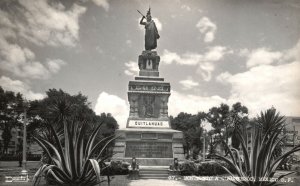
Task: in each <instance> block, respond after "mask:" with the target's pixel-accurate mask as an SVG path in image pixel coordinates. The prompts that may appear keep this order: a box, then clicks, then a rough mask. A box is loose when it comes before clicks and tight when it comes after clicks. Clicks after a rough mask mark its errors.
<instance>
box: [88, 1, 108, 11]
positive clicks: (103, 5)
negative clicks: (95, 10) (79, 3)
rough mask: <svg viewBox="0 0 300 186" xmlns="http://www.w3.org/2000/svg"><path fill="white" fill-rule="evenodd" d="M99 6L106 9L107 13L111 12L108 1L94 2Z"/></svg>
mask: <svg viewBox="0 0 300 186" xmlns="http://www.w3.org/2000/svg"><path fill="white" fill-rule="evenodd" d="M92 1H93V2H94V3H95V4H96V5H97V6H100V7H102V8H104V10H105V11H108V10H109V3H108V0H92Z"/></svg>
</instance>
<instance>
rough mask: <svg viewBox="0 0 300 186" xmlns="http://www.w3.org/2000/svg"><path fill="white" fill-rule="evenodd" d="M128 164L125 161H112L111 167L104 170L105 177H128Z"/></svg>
mask: <svg viewBox="0 0 300 186" xmlns="http://www.w3.org/2000/svg"><path fill="white" fill-rule="evenodd" d="M129 166H130V164H129V163H128V162H124V161H111V162H110V163H109V166H108V167H107V168H106V169H104V170H103V175H127V174H128V173H129V169H128V168H129Z"/></svg>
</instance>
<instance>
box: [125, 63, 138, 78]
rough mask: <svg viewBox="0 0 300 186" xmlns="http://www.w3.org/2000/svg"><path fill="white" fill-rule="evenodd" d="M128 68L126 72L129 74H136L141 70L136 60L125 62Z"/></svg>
mask: <svg viewBox="0 0 300 186" xmlns="http://www.w3.org/2000/svg"><path fill="white" fill-rule="evenodd" d="M125 66H126V68H127V69H126V70H125V71H124V73H125V74H126V75H128V76H133V75H136V74H137V73H138V72H139V67H138V64H137V62H135V61H129V62H128V63H125Z"/></svg>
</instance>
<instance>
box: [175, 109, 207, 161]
mask: <svg viewBox="0 0 300 186" xmlns="http://www.w3.org/2000/svg"><path fill="white" fill-rule="evenodd" d="M205 117H206V114H205V113H203V112H200V113H198V114H197V115H192V114H188V113H183V112H181V113H179V114H178V115H177V116H176V117H175V118H173V117H170V121H171V127H172V128H173V129H175V130H180V131H182V132H183V137H184V138H183V148H184V153H185V154H186V156H187V158H189V157H190V151H192V156H193V158H194V159H196V156H197V155H198V154H199V151H200V150H201V148H202V145H203V144H202V141H201V140H200V137H201V136H202V134H203V128H202V127H200V124H201V122H203V121H204V119H205Z"/></svg>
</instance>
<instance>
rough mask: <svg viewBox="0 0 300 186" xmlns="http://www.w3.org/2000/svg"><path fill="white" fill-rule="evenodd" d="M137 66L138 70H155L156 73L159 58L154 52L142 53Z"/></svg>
mask: <svg viewBox="0 0 300 186" xmlns="http://www.w3.org/2000/svg"><path fill="white" fill-rule="evenodd" d="M138 61H139V62H138V65H139V69H140V70H156V71H158V66H159V61H160V57H159V56H158V55H157V53H156V52H153V51H148V52H146V51H144V52H143V53H142V55H140V56H139V59H138Z"/></svg>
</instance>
